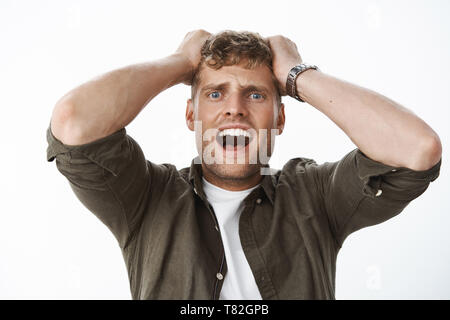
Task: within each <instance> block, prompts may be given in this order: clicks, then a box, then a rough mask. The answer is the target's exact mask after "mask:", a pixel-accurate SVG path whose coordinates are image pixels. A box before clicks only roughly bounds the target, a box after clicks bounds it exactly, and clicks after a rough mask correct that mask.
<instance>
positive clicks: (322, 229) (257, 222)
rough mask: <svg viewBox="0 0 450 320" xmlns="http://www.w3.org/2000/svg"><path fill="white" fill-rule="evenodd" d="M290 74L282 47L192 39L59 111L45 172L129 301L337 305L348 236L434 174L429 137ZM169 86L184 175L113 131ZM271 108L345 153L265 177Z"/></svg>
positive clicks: (351, 95)
mask: <svg viewBox="0 0 450 320" xmlns="http://www.w3.org/2000/svg"><path fill="white" fill-rule="evenodd" d="M302 62H303V61H302V59H301V56H300V54H299V53H298V50H297V47H296V45H295V44H294V43H293V42H292V41H290V40H289V39H287V38H285V37H283V36H274V37H269V38H262V37H261V36H259V34H256V33H250V32H240V33H238V32H233V31H224V32H220V33H218V34H214V35H212V34H210V33H208V32H206V31H204V30H197V31H193V32H190V33H188V34H187V35H186V37H185V38H184V40H183V42H182V43H181V45H180V46H179V48H178V49H177V51H176V52H175V53H174V54H173V55H170V56H168V57H166V58H164V59H160V60H156V61H153V62H149V63H144V64H138V65H131V66H128V67H125V68H122V69H118V70H115V71H112V72H109V73H107V74H105V75H103V76H101V77H98V78H95V79H93V80H91V81H89V82H87V83H85V84H83V85H81V86H80V87H78V88H75V89H73V90H72V91H70V92H69V93H68V94H66V95H65V96H64V97H63V98H61V99H60V101H58V103H57V104H56V106H55V109H54V111H53V115H52V119H51V125H50V127H49V129H48V130H47V139H48V142H49V146H48V149H47V159H48V161H53V160H54V159H55V158H56V160H57V161H56V163H57V167H58V169H59V171H60V172H61V173H62V174H63V175H64V176H66V177H67V179H68V180H69V182H70V185H71V187H72V189H73V191H74V192H75V194H76V196H77V197H78V198H79V199H80V201H81V202H82V203H83V204H84V205H85V206H86V207H87V208H88V209H89V210H90V211H92V212H93V213H94V214H95V215H97V217H98V218H99V219H101V220H102V221H103V222H104V223H105V224H106V225H107V226H108V227H109V229H110V230H111V231H112V232H113V234H114V235H115V237H116V238H117V240H118V243H119V245H120V247H121V249H122V252H123V256H124V259H125V262H126V266H127V270H128V275H129V280H130V287H131V292H132V297H133V299H219V298H220V299H334V292H335V266H336V257H337V253H338V251H339V249H340V247H341V246H342V243H343V241H344V240H345V238H346V237H347V236H348V235H349V234H350V233H352V232H354V231H356V230H358V229H361V228H363V227H366V226H370V225H374V224H377V223H380V222H383V221H385V220H387V219H389V218H391V217H393V216H395V215H397V214H398V213H400V212H401V211H402V210H403V209H404V208H405V207H406V205H407V204H408V203H409V202H410V201H412V200H413V199H415V198H417V197H418V196H419V195H421V194H422V193H423V192H424V191H425V190H426V189H427V187H428V185H429V183H430V182H431V181H434V180H435V179H436V178H437V177H438V175H439V170H440V165H441V152H442V151H441V144H440V140H439V137H438V136H437V134H436V133H435V132H434V131H433V130H432V129H431V128H430V127H429V126H428V125H427V124H426V123H425V122H424V121H423V120H421V119H420V118H418V117H417V116H416V115H415V114H413V113H412V112H411V111H409V110H407V109H405V108H404V107H402V106H400V105H398V104H397V103H395V102H393V101H391V100H389V99H387V98H386V97H383V96H382V95H380V94H378V93H375V92H373V91H369V90H367V89H364V88H360V87H358V86H355V85H352V84H350V83H347V82H344V81H341V80H338V79H336V78H334V77H332V76H329V75H326V74H324V73H322V72H321V71H320V70H319V69H318V68H317V67H315V66H311V65H305V64H303V63H302ZM178 83H184V84H187V85H191V88H192V96H191V99H189V100H188V101H187V108H186V122H187V126H188V128H189V129H190V130H196V133H197V134H196V137H197V138H196V143H197V148H198V151H199V157H198V158H196V159H194V160H193V161H192V164H191V167H190V168H184V169H181V170H177V169H176V168H175V166H173V165H171V164H162V165H158V164H155V163H152V162H150V161H146V160H145V157H144V154H143V152H142V151H141V149H140V147H139V145H138V144H137V143H136V141H134V140H133V139H132V138H131V137H130V136H128V135H127V134H126V131H125V128H124V127H125V126H126V125H128V124H129V123H130V122H131V121H132V120H133V119H134V118H135V117H136V115H137V114H138V113H139V112H140V111H141V110H142V108H143V107H144V106H145V105H146V104H147V103H148V102H149V101H150V100H151V99H152V98H154V97H155V96H156V95H158V94H159V93H160V92H161V91H163V90H165V89H167V88H169V87H171V86H174V85H176V84H178ZM282 95H290V96H292V97H294V98H296V99H297V100H299V101H305V102H307V103H309V104H310V105H312V106H313V107H315V108H316V109H318V110H319V111H321V112H323V113H324V114H326V115H327V116H328V117H329V118H330V119H331V120H332V121H334V123H336V124H337V125H338V126H339V127H340V128H341V129H342V130H344V132H345V133H346V134H347V135H348V136H349V137H350V139H351V140H352V141H353V142H354V143H355V145H356V146H357V149H355V150H353V151H351V152H349V153H348V154H346V155H345V156H344V157H343V158H342V159H341V160H340V161H337V162H331V163H330V162H326V163H324V164H321V165H318V164H316V163H315V161H314V160H312V159H308V158H296V159H291V160H290V161H288V162H287V163H286V165H285V166H284V167H283V168H282V169H281V170H274V169H271V168H270V167H269V165H268V164H267V159H268V158H270V155H271V154H272V151H273V144H274V139H275V135H276V134H281V133H282V131H283V127H284V123H285V113H284V104H283V103H281V96H282ZM292 121H295V120H292ZM169 127H170V125H169V124H168V123H167V122H166V124H165V125H164V129H165V130H167V129H168V128H169ZM273 131H274V132H275V133H276V134H275V135H272V134H270V133H271V132H273ZM155 136H156V137H157V138H161V137H163V136H162V134H161V132H155ZM169 147H170V146H169ZM293 147H295V146H293ZM261 151H264V152H261ZM155 152H157V151H155ZM150 153H151V152H150ZM150 157H151V154H150Z"/></svg>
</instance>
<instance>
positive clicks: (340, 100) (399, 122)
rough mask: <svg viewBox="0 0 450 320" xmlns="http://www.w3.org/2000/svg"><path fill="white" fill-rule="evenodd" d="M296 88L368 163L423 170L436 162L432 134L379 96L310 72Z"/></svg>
mask: <svg viewBox="0 0 450 320" xmlns="http://www.w3.org/2000/svg"><path fill="white" fill-rule="evenodd" d="M297 89H298V94H299V95H300V97H301V98H302V99H303V100H304V101H306V102H308V103H309V104H311V105H312V106H314V107H315V108H316V109H318V110H319V111H321V112H323V113H324V114H325V115H326V116H328V117H329V118H330V119H331V120H332V121H333V122H334V123H336V124H337V125H338V126H339V127H340V128H341V129H342V130H343V131H344V132H345V133H346V134H347V135H348V136H349V138H350V139H351V140H352V141H353V142H354V143H355V144H356V146H357V147H358V148H359V149H360V150H361V151H362V152H363V153H364V154H365V155H367V156H368V157H370V158H371V159H373V160H376V161H379V162H382V163H385V164H387V165H391V166H396V167H408V168H411V169H413V170H426V169H428V168H430V167H432V166H433V165H434V164H436V163H437V162H438V161H439V159H440V157H441V144H440V140H439V137H438V136H437V134H436V133H435V132H434V131H433V129H431V128H430V127H429V126H428V125H427V124H426V123H425V122H424V121H423V120H422V119H420V118H419V117H417V116H416V115H415V114H414V113H412V112H411V111H409V110H408V109H406V108H404V107H402V106H400V105H399V104H397V103H395V102H394V101H392V100H390V99H388V98H386V97H384V96H382V95H381V94H378V93H376V92H373V91H371V90H368V89H364V88H361V87H358V86H356V85H353V84H350V83H348V82H345V81H342V80H339V79H336V78H334V77H331V76H329V75H326V74H324V73H322V72H320V71H315V70H308V71H305V72H304V73H302V74H301V75H300V76H299V77H298V78H297Z"/></svg>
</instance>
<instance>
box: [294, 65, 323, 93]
mask: <svg viewBox="0 0 450 320" xmlns="http://www.w3.org/2000/svg"><path fill="white" fill-rule="evenodd" d="M309 69H314V70H319V68H318V67H317V66H315V65H310V64H306V63H301V64H298V65H296V66H294V67H293V68H292V69H291V70H290V71H289V73H288V76H287V80H286V93H287V95H289V96H291V97H292V98H294V99H297V100H298V101H300V102H305V101H303V100H302V99H301V98H300V97H299V96H298V95H297V85H296V80H297V77H298V76H299V75H300V74H301V73H302V72H304V71H306V70H309Z"/></svg>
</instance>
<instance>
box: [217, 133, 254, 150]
mask: <svg viewBox="0 0 450 320" xmlns="http://www.w3.org/2000/svg"><path fill="white" fill-rule="evenodd" d="M216 140H217V142H218V143H219V145H221V146H222V148H224V149H225V150H238V149H240V148H245V147H247V146H248V145H249V143H250V142H251V141H252V140H253V137H252V135H250V133H248V132H247V131H246V130H243V129H238V128H236V129H234V128H233V129H224V130H222V131H219V132H218V134H217V136H216Z"/></svg>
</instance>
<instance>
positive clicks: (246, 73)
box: [198, 64, 275, 91]
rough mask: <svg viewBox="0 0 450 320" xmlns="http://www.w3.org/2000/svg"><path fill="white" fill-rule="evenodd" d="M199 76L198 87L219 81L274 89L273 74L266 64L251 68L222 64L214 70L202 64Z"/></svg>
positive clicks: (205, 86) (210, 85)
mask: <svg viewBox="0 0 450 320" xmlns="http://www.w3.org/2000/svg"><path fill="white" fill-rule="evenodd" d="M200 74H201V76H200V77H199V80H200V81H199V84H198V87H199V89H204V88H207V87H208V88H209V87H213V86H214V85H219V84H221V83H225V82H226V83H229V84H230V85H231V86H236V87H240V88H245V87H248V86H256V87H261V88H265V89H267V90H270V91H272V90H275V85H274V83H273V75H272V71H271V70H270V68H269V67H268V66H266V65H261V66H257V67H254V68H253V69H247V68H244V67H243V66H242V64H241V65H233V66H223V67H221V68H220V69H218V70H214V69H212V68H209V67H207V66H203V67H202V69H201V72H200Z"/></svg>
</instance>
